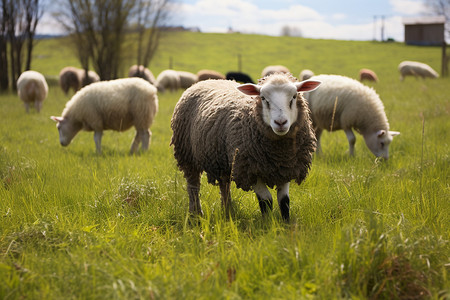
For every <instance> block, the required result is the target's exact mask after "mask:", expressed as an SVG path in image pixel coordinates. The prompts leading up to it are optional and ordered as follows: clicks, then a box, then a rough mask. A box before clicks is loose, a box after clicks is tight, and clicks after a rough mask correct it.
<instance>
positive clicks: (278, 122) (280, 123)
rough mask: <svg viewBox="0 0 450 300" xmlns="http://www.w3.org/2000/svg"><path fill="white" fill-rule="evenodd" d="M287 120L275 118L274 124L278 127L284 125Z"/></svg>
mask: <svg viewBox="0 0 450 300" xmlns="http://www.w3.org/2000/svg"><path fill="white" fill-rule="evenodd" d="M286 123H287V120H275V124H277V125H278V126H280V127H283V126H284V125H286Z"/></svg>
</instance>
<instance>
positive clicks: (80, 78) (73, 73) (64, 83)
mask: <svg viewBox="0 0 450 300" xmlns="http://www.w3.org/2000/svg"><path fill="white" fill-rule="evenodd" d="M85 74H86V72H85V70H84V69H79V68H75V67H65V68H63V69H62V70H61V72H59V85H60V87H61V89H62V90H63V92H64V94H66V95H67V94H68V93H69V91H70V89H72V90H73V92H74V93H75V92H76V91H78V90H79V89H81V88H82V87H83V86H86V85H88V84H91V83H93V82H98V81H100V77H99V76H98V75H97V73H95V72H94V71H89V72H88V77H86V76H85Z"/></svg>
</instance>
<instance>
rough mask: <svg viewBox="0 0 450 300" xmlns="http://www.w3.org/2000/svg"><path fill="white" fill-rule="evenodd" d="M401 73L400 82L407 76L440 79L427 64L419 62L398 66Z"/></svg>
mask: <svg viewBox="0 0 450 300" xmlns="http://www.w3.org/2000/svg"><path fill="white" fill-rule="evenodd" d="M398 70H399V72H400V81H403V80H404V79H405V77H406V76H414V77H416V78H417V77H422V78H424V79H425V78H427V77H428V78H438V77H439V74H438V72H436V71H435V70H433V68H432V67H430V66H429V65H427V64H424V63H421V62H417V61H403V62H401V63H400V64H399V65H398Z"/></svg>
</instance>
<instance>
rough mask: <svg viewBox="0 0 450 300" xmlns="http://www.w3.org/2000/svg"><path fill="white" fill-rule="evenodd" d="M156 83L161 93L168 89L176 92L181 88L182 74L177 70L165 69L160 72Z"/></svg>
mask: <svg viewBox="0 0 450 300" xmlns="http://www.w3.org/2000/svg"><path fill="white" fill-rule="evenodd" d="M155 85H156V87H157V88H158V91H159V92H161V93H164V92H165V91H166V89H168V90H170V91H171V92H175V91H176V90H178V89H179V88H180V75H179V74H178V72H177V71H175V70H164V71H162V72H161V73H159V75H158V77H157V78H156V83H155Z"/></svg>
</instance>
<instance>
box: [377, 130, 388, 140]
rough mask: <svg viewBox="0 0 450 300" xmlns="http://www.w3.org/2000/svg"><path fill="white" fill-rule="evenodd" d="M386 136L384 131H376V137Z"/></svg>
mask: <svg viewBox="0 0 450 300" xmlns="http://www.w3.org/2000/svg"><path fill="white" fill-rule="evenodd" d="M385 134H386V130H378V132H377V136H378V137H379V138H380V137H382V136H383V135H385Z"/></svg>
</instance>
